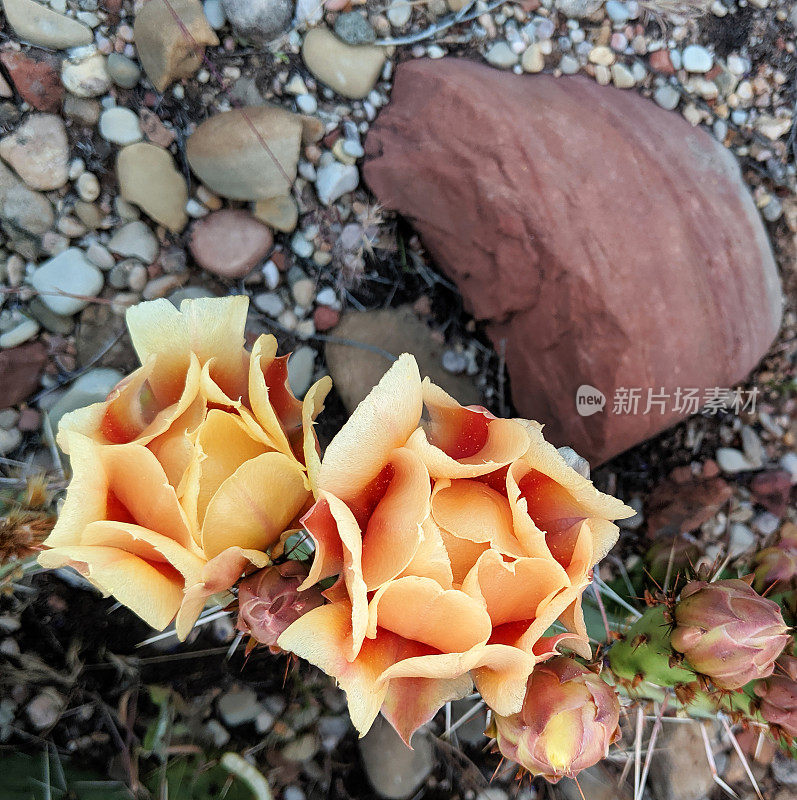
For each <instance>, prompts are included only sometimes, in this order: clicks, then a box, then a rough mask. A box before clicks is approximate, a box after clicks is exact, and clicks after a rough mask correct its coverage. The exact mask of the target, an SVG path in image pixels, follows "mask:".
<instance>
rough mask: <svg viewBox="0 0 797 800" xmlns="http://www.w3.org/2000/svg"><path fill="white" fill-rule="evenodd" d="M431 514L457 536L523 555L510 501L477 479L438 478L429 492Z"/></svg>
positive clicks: (509, 552)
mask: <svg viewBox="0 0 797 800" xmlns="http://www.w3.org/2000/svg"><path fill="white" fill-rule="evenodd" d="M432 517H433V518H434V521H435V522H436V523H437V524H438V525H439V526H440V528H442V529H443V530H445V531H446V532H448V533H449V534H451V535H452V536H455V537H457V538H458V539H464V540H466V541H468V542H474V543H477V544H482V543H485V542H487V543H489V544H490V545H491V546H492V547H494V548H495V549H496V550H498V551H500V552H501V553H505V554H506V555H511V556H521V555H524V553H523V550H522V548H521V546H520V543H519V542H518V541H517V539H516V538H515V535H514V532H513V529H512V511H511V508H510V506H509V502H508V501H507V499H506V498H505V497H504V496H503V495H501V494H499V493H498V492H496V491H495V490H494V489H491V488H490V487H489V486H487V485H486V484H484V483H482V482H480V481H474V480H467V479H460V480H453V481H450V482H449V481H445V480H441V481H438V482H437V484H436V485H435V488H434V492H433V495H432Z"/></svg>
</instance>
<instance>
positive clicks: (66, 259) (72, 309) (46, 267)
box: [30, 247, 104, 316]
mask: <svg viewBox="0 0 797 800" xmlns="http://www.w3.org/2000/svg"><path fill="white" fill-rule="evenodd" d="M103 282H104V281H103V277H102V273H101V272H100V271H99V270H98V269H97V267H95V266H94V264H92V263H91V262H90V261H89V260H88V259H87V258H86V255H85V253H84V252H83V251H82V250H78V249H77V248H76V247H71V248H69V249H68V250H65V251H64V252H63V253H59V254H58V255H57V256H55V257H54V258H51V259H50V260H49V261H45V262H44V264H42V265H41V266H40V267H38V269H36V270H35V271H34V272H33V274H32V275H31V277H30V284H31V286H33V288H34V289H36V290H37V291H39V292H41V294H40V297H41V300H42V302H43V303H44V304H45V305H46V306H47V307H48V308H49V309H50V310H51V311H52V312H53V313H55V314H59V315H61V316H69V315H71V314H76V313H77V312H78V311H80V310H81V309H83V308H85V307H86V306H87V305H88V304H89V301H88V300H82V299H80V298H78V297H67V296H65V295H60V294H58V292H69V293H70V294H73V295H83V296H85V297H96V296H97V295H98V294H99V293H100V292H101V291H102V286H103Z"/></svg>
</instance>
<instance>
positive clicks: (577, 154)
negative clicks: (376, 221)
mask: <svg viewBox="0 0 797 800" xmlns="http://www.w3.org/2000/svg"><path fill="white" fill-rule="evenodd" d="M366 157H367V162H366V165H365V178H366V181H367V182H368V184H369V185H370V187H371V189H372V190H373V191H374V193H375V194H376V196H377V198H378V200H379V201H380V203H382V204H383V205H385V206H386V207H387V208H389V209H394V210H396V211H398V212H400V213H401V214H403V215H405V216H406V217H408V218H409V219H410V220H411V221H412V223H413V224H414V225H415V227H416V228H417V230H418V231H419V233H420V234H421V237H422V239H423V242H424V244H425V246H426V247H427V248H428V250H429V252H430V253H431V255H432V256H433V258H434V259H435V261H436V263H437V264H438V265H439V266H440V268H441V269H442V270H443V271H444V272H446V273H447V274H448V275H449V276H450V277H451V278H453V279H454V280H455V281H456V283H457V285H458V286H459V288H460V290H461V292H462V295H463V297H464V299H465V302H466V305H467V307H468V308H469V310H470V311H471V312H472V313H473V314H474V316H475V317H476V318H477V319H479V320H485V321H486V322H487V331H488V333H489V335H490V337H491V338H492V340H493V342H494V343H495V344H496V346H498V345H499V344H500V342H501V341H502V340H506V360H507V366H508V369H509V374H510V378H511V384H512V399H513V401H514V404H515V406H516V408H517V410H518V412H519V413H520V414H522V415H523V416H526V417H531V418H534V419H537V420H539V421H540V422H543V423H545V424H546V426H547V427H546V433H547V435H548V436H549V438H550V439H551V440H552V441H554V442H555V443H556V444H558V445H563V444H570V445H572V446H573V447H574V448H575V449H576V450H578V451H579V452H580V453H582V454H583V455H584V456H586V457H587V458H589V459H590V460H591V461H592V462H593V463H600V462H602V461H605V460H606V459H607V458H610V457H611V456H613V455H615V454H617V453H620V452H621V451H623V450H625V449H626V448H628V447H631V446H632V445H634V444H636V443H638V442H641V441H642V440H644V439H646V438H648V437H650V436H652V435H653V434H655V433H657V432H659V431H661V430H663V429H664V428H666V427H668V426H670V425H672V424H673V423H674V422H676V421H677V420H678V419H680V418H681V417H682V416H684V413H685V412H684V410H681V411H677V410H675V408H674V405H675V404H674V397H673V396H672V395H673V394H674V392H675V389H676V388H677V387H683V388H697V389H700V390H701V395H700V396H701V397H702V393H703V390H706V389H708V388H710V387H716V386H730V385H732V384H734V383H736V382H737V381H740V380H741V379H743V378H744V377H745V375H747V373H748V372H749V371H750V370H751V369H752V368H753V367H754V366H755V364H756V363H757V362H758V360H759V359H760V358H761V356H762V355H763V354H764V353H765V352H766V350H767V348H768V346H769V345H770V343H771V342H772V339H773V338H774V336H775V334H776V332H777V330H778V326H779V324H780V318H781V303H782V301H781V291H780V285H779V281H778V274H777V270H776V267H775V262H774V260H773V257H772V252H771V249H770V245H769V241H768V239H767V234H766V231H765V229H764V227H763V225H762V223H761V220H760V218H759V215H758V213H757V211H756V208H755V205H754V204H753V201H752V199H751V197H750V195H749V193H748V191H747V189H746V187H745V184H744V182H743V180H742V176H741V174H740V171H739V167H738V166H737V164H736V161H735V159H734V158H733V156H732V155H731V154H730V153H728V151H727V150H725V149H724V148H723V147H722V146H721V145H720V144H718V143H717V142H716V141H715V140H714V139H713V138H711V137H710V136H709V135H708V134H707V133H705V132H704V131H702V130H700V129H698V128H693V127H692V126H690V125H689V124H687V123H686V122H685V121H684V120H683V119H682V118H681V117H680V116H678V115H677V114H674V113H670V112H667V111H663V110H662V109H660V108H659V107H657V106H656V105H654V104H653V103H651V102H649V101H648V100H645V99H644V98H642V97H640V96H638V95H636V94H635V93H633V92H629V91H621V90H618V89H615V88H613V87H602V86H598V85H597V84H595V83H594V82H592V81H590V80H589V79H587V78H585V77H562V78H554V77H552V76H548V75H533V76H532V75H513V74H509V73H506V72H501V71H498V70H494V69H492V68H490V67H487V66H483V65H481V64H476V63H474V62H470V61H466V60H461V59H443V60H440V61H429V60H417V61H411V62H407V63H405V64H403V65H401V66H400V67H399V68H398V69H397V71H396V77H395V84H394V89H393V94H392V98H391V103H390V105H389V106H388V107H387V108H386V109H385V110H384V111H383V112H382V113H381V114H380V116H379V118H378V119H377V121H376V124H375V125H374V126H373V127H372V128H371V132H370V133H369V135H368V139H367V143H366ZM582 384H589V385H591V386H594V387H596V388H597V389H599V390H600V391H601V392H603V394H604V395H605V396H606V406H605V408H604V409H603V410H602V411H598V412H597V413H594V414H593V415H591V416H581V415H579V414H578V413H577V411H576V392H577V390H578V388H579V386H581V385H582ZM622 388H632V389H636V388H638V389H640V390H641V396H642V400H641V402H640V405H639V409H638V413H636V414H619V413H618V414H615V413H613V398H614V397H615V392H616V391H617V390H619V389H622ZM649 389H650V390H652V391H654V392H659V391H660V390H662V389H663V390H664V392H666V393H669V394H670V397H669V398H668V399H667V400H666V401H665V404H664V406H665V407H664V413H660V406H658V405H655V406H653V408H652V411H651V412H649V413H647V414H646V413H644V411H645V406H646V399H647V392H648V390H649Z"/></svg>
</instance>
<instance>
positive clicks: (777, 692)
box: [754, 656, 797, 739]
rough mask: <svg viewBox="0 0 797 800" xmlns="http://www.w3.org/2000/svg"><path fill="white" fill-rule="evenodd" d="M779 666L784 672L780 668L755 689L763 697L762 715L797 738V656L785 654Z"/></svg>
mask: <svg viewBox="0 0 797 800" xmlns="http://www.w3.org/2000/svg"><path fill="white" fill-rule="evenodd" d="M778 666H779V667H782V668H783V672H782V673H781V671H780V670H778V671H777V672H775V674H774V675H772V676H771V677H770V678H767V679H766V680H764V681H761V682H759V683H757V684H756V685H755V687H754V691H755V693H756V694H757V695H758V697H760V698H761V704H760V707H759V710H760V712H761V716H762V717H763V718H764V719H765V720H766V721H767V722H768V723H769V724H770V725H774V726H776V727H777V728H778V729H779V730H780V731H782V732H783V733H785V734H786V735H787V736H790V737H791V738H793V739H797V658H794V657H793V656H783V657H782V658H780V659H779V660H778Z"/></svg>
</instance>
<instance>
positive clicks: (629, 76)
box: [611, 63, 636, 89]
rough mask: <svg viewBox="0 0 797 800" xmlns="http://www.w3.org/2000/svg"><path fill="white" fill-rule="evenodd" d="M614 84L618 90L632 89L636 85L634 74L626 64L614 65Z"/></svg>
mask: <svg viewBox="0 0 797 800" xmlns="http://www.w3.org/2000/svg"><path fill="white" fill-rule="evenodd" d="M611 72H612V83H614V85H615V86H616V87H617V88H618V89H630V88H631V87H632V86H634V85H635V84H636V79H635V78H634V73H633V72H631V70H630V69H628V67H627V66H626V65H625V64H620V63H617V64H612V70H611Z"/></svg>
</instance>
